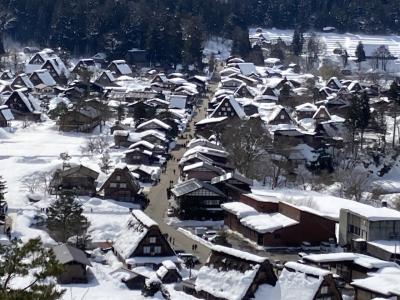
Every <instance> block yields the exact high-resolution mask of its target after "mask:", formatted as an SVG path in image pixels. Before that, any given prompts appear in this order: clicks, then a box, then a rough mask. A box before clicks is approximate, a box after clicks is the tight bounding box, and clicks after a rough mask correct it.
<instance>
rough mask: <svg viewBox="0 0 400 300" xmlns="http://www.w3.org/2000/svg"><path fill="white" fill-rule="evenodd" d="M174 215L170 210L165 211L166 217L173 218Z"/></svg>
mask: <svg viewBox="0 0 400 300" xmlns="http://www.w3.org/2000/svg"><path fill="white" fill-rule="evenodd" d="M174 215H175V212H174V210H173V209H172V208H168V210H167V216H168V217H173V216H174Z"/></svg>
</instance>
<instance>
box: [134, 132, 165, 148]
mask: <svg viewBox="0 0 400 300" xmlns="http://www.w3.org/2000/svg"><path fill="white" fill-rule="evenodd" d="M140 134H141V140H143V141H147V142H149V143H152V144H154V145H160V146H163V147H164V146H166V145H167V143H168V139H167V137H166V136H165V134H164V133H162V132H160V131H158V130H154V129H149V130H145V131H143V132H141V133H140Z"/></svg>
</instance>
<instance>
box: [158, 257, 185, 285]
mask: <svg viewBox="0 0 400 300" xmlns="http://www.w3.org/2000/svg"><path fill="white" fill-rule="evenodd" d="M156 275H157V277H158V279H160V281H161V282H162V283H164V284H170V283H175V282H180V281H182V275H181V274H180V273H179V270H178V268H177V266H176V264H175V263H174V262H173V261H170V260H164V261H163V262H162V264H161V266H160V267H159V268H158V270H157V272H156Z"/></svg>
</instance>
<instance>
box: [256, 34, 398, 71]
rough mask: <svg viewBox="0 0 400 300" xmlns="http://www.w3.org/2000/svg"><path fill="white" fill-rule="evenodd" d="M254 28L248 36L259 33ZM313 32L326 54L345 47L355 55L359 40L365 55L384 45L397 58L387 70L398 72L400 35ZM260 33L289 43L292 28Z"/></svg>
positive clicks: (268, 37)
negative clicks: (321, 42) (323, 44)
mask: <svg viewBox="0 0 400 300" xmlns="http://www.w3.org/2000/svg"><path fill="white" fill-rule="evenodd" d="M256 30H257V28H251V29H250V30H249V34H250V37H256V36H259V35H260V33H257V32H256ZM315 34H316V35H317V36H318V37H319V38H320V39H321V40H322V41H323V42H324V43H325V45H326V55H327V56H330V55H333V50H334V49H336V48H340V47H342V48H343V49H346V50H347V52H348V54H349V55H350V56H355V49H356V47H357V45H358V43H359V42H362V43H363V44H364V50H365V53H366V54H367V56H368V55H369V54H371V53H372V52H373V51H374V50H375V49H376V48H378V47H379V46H381V45H385V46H387V48H388V49H389V51H390V52H391V53H392V55H393V56H395V57H397V58H398V59H397V60H396V61H393V62H392V63H390V64H389V65H388V68H389V71H391V72H400V35H369V34H355V33H343V34H341V33H332V32H330V33H327V32H315ZM261 35H263V36H264V37H265V38H266V39H267V40H276V39H278V38H281V39H282V40H283V41H285V42H288V43H290V42H291V41H292V37H293V30H290V29H287V30H283V29H275V28H269V29H262V32H261ZM304 36H305V38H307V36H309V33H305V34H304Z"/></svg>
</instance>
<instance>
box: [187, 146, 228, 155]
mask: <svg viewBox="0 0 400 300" xmlns="http://www.w3.org/2000/svg"><path fill="white" fill-rule="evenodd" d="M197 152H200V153H202V154H209V155H212V156H219V157H228V155H229V153H228V152H226V151H223V150H218V149H214V148H209V147H202V146H196V147H194V148H191V149H189V150H187V151H186V152H185V153H184V154H183V157H186V156H189V155H191V154H194V153H197Z"/></svg>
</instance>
